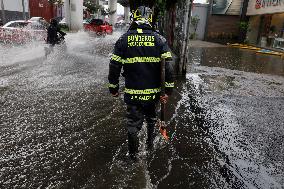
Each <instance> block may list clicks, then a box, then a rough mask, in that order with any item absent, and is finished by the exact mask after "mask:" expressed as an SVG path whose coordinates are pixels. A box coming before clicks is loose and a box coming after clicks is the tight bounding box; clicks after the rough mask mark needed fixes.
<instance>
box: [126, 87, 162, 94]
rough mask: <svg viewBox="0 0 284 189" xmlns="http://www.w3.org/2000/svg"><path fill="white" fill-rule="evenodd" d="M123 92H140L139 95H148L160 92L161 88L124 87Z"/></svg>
mask: <svg viewBox="0 0 284 189" xmlns="http://www.w3.org/2000/svg"><path fill="white" fill-rule="evenodd" d="M124 92H125V93H127V94H132V95H133V94H138V95H139V94H141V95H148V94H153V93H159V92H161V88H154V89H144V90H136V89H127V88H125V89H124Z"/></svg>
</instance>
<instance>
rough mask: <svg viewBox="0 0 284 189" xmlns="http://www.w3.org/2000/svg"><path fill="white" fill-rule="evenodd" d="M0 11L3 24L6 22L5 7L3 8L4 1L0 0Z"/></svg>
mask: <svg viewBox="0 0 284 189" xmlns="http://www.w3.org/2000/svg"><path fill="white" fill-rule="evenodd" d="M1 10H2V11H1V12H2V22H3V24H5V23H6V16H5V8H4V1H3V0H1Z"/></svg>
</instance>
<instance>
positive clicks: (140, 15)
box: [132, 6, 153, 25]
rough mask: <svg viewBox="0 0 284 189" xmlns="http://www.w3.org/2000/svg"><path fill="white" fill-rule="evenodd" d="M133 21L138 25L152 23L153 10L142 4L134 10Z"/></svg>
mask: <svg viewBox="0 0 284 189" xmlns="http://www.w3.org/2000/svg"><path fill="white" fill-rule="evenodd" d="M132 14H133V21H134V22H136V23H137V24H138V25H140V24H148V25H151V24H152V22H153V11H152V9H150V8H149V7H146V6H140V7H138V8H137V9H136V10H135V11H133V13H132Z"/></svg>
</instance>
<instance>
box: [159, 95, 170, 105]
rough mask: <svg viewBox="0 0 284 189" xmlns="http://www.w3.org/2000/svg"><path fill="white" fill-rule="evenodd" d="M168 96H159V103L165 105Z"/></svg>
mask: <svg viewBox="0 0 284 189" xmlns="http://www.w3.org/2000/svg"><path fill="white" fill-rule="evenodd" d="M168 99H169V96H168V95H167V94H165V96H160V102H161V103H163V104H166V103H167V102H168Z"/></svg>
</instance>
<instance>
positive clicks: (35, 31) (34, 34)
mask: <svg viewBox="0 0 284 189" xmlns="http://www.w3.org/2000/svg"><path fill="white" fill-rule="evenodd" d="M46 35H47V32H46V28H45V26H44V25H43V24H42V23H39V22H34V21H25V20H17V21H10V22H8V23H6V24H5V25H4V26H3V27H0V41H2V42H8V43H25V42H28V41H30V40H33V39H35V40H44V38H46Z"/></svg>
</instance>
